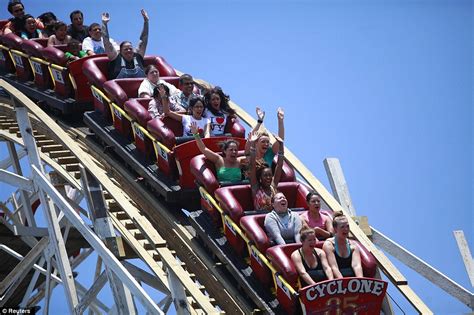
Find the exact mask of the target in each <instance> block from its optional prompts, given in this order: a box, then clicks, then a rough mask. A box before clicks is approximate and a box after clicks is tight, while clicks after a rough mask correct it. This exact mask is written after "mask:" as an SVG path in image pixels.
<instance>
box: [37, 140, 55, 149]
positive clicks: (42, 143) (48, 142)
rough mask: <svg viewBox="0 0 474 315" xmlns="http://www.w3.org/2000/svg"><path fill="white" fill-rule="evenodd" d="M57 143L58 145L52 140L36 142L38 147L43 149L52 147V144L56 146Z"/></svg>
mask: <svg viewBox="0 0 474 315" xmlns="http://www.w3.org/2000/svg"><path fill="white" fill-rule="evenodd" d="M55 143H56V141H54V140H52V139H46V140H39V141H36V146H38V147H41V146H45V145H51V144H55Z"/></svg>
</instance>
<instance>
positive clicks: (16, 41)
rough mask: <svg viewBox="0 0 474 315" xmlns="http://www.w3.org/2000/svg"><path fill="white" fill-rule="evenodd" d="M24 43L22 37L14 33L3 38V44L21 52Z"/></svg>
mask: <svg viewBox="0 0 474 315" xmlns="http://www.w3.org/2000/svg"><path fill="white" fill-rule="evenodd" d="M22 41H23V40H22V39H21V37H20V36H17V35H15V34H14V33H8V34H5V35H3V36H2V43H3V44H4V45H5V46H7V47H8V48H11V49H17V50H20V49H21V42H22Z"/></svg>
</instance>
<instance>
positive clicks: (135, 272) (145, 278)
mask: <svg viewBox="0 0 474 315" xmlns="http://www.w3.org/2000/svg"><path fill="white" fill-rule="evenodd" d="M122 265H123V266H124V267H125V268H127V270H128V271H129V272H130V274H131V275H132V276H134V277H135V279H137V280H138V281H140V282H143V283H145V284H147V285H149V286H150V287H152V288H154V289H156V290H158V291H160V292H161V293H163V294H166V295H169V294H170V290H169V289H168V288H167V287H166V286H165V285H164V284H163V283H161V282H160V281H158V279H157V278H156V277H155V276H154V275H152V274H151V273H149V272H146V271H145V270H143V269H141V268H138V267H137V266H135V265H133V264H131V263H129V262H128V261H122Z"/></svg>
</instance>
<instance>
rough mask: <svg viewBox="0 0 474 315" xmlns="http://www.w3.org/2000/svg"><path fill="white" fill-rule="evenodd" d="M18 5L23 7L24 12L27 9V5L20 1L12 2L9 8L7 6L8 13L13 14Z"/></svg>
mask: <svg viewBox="0 0 474 315" xmlns="http://www.w3.org/2000/svg"><path fill="white" fill-rule="evenodd" d="M17 4H21V6H22V7H23V10H24V9H25V5H24V4H23V3H22V2H21V1H20V0H11V1H10V2H8V6H7V10H8V12H10V13H11V14H13V7H14V6H16V5H17Z"/></svg>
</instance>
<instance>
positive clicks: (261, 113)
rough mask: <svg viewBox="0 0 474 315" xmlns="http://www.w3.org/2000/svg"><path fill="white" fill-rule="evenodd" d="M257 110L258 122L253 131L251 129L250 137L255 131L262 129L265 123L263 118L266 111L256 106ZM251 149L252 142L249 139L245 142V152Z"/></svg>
mask: <svg viewBox="0 0 474 315" xmlns="http://www.w3.org/2000/svg"><path fill="white" fill-rule="evenodd" d="M255 112H256V113H257V124H256V125H255V127H253V129H252V131H250V133H249V137H250V135H251V134H252V133H253V132H257V131H258V130H259V129H260V126H261V125H262V124H263V119H264V118H265V112H264V111H263V110H261V109H260V107H258V106H257V107H256V108H255ZM249 149H250V143H249V141H247V142H246V143H245V154H248V153H249Z"/></svg>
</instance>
